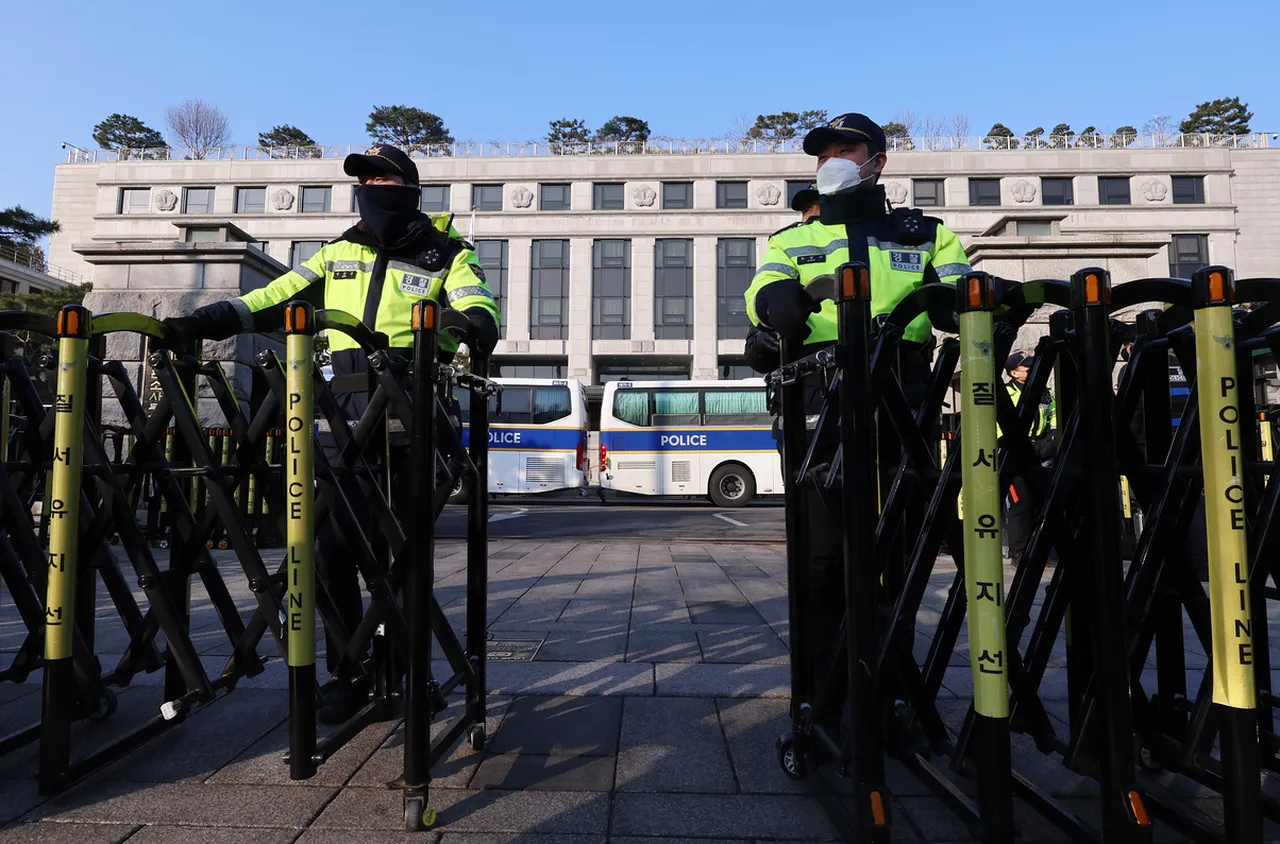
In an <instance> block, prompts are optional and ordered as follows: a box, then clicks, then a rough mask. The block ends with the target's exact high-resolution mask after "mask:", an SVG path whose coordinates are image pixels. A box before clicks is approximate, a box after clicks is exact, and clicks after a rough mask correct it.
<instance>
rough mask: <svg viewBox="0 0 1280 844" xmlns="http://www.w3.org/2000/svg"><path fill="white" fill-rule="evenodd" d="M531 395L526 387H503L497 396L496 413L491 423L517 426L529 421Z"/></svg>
mask: <svg viewBox="0 0 1280 844" xmlns="http://www.w3.org/2000/svg"><path fill="white" fill-rule="evenodd" d="M530 402H531V393H530V391H529V388H528V387H503V389H502V392H501V393H499V394H498V412H497V413H495V414H494V417H493V421H495V422H505V423H507V424H515V425H518V424H520V423H522V422H523V423H527V422H529V421H530V417H531V411H532V408H531V407H530Z"/></svg>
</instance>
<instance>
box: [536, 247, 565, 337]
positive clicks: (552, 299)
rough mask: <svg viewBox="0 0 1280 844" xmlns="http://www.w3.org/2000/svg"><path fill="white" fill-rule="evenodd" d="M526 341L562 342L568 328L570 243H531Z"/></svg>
mask: <svg viewBox="0 0 1280 844" xmlns="http://www.w3.org/2000/svg"><path fill="white" fill-rule="evenodd" d="M532 267H533V277H532V284H531V285H530V290H531V294H532V306H533V307H532V310H531V311H530V314H529V339H531V340H563V339H564V338H565V335H566V334H567V331H566V329H567V328H568V313H567V311H568V307H567V306H568V301H569V241H567V240H535V241H534V242H533V263H532Z"/></svg>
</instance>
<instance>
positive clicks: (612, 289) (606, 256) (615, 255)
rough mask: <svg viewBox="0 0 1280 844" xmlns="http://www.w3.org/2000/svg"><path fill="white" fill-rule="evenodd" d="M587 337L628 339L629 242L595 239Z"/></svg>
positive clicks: (629, 324) (629, 307)
mask: <svg viewBox="0 0 1280 844" xmlns="http://www.w3.org/2000/svg"><path fill="white" fill-rule="evenodd" d="M591 337H592V338H593V339H596V340H628V339H630V338H631V241H629V240H597V241H596V242H595V245H594V248H593V250H592V257H591Z"/></svg>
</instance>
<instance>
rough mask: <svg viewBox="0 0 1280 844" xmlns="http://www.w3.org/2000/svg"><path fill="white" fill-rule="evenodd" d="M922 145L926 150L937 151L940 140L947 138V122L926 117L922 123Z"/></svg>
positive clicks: (939, 118) (942, 119)
mask: <svg viewBox="0 0 1280 844" xmlns="http://www.w3.org/2000/svg"><path fill="white" fill-rule="evenodd" d="M921 131H922V132H923V133H924V144H925V148H926V149H938V148H939V146H940V141H941V139H942V138H945V137H946V136H947V121H946V118H943V117H926V118H925V119H924V120H923V121H922V129H921Z"/></svg>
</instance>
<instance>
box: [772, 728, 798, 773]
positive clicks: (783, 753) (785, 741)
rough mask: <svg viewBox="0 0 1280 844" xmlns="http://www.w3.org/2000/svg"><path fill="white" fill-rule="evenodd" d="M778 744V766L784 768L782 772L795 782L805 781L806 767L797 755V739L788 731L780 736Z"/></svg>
mask: <svg viewBox="0 0 1280 844" xmlns="http://www.w3.org/2000/svg"><path fill="white" fill-rule="evenodd" d="M777 744H778V765H779V766H780V767H781V768H782V772H783V773H784V774H786V775H787V776H788V777H790V778H791V779H793V780H802V779H804V767H803V764H802V763H801V761H800V756H799V754H798V753H796V747H795V739H794V738H793V736H792V735H791V731H790V730H788V731H787V732H785V733H783V734H782V735H781V736H779V737H778V742H777Z"/></svg>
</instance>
